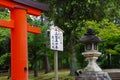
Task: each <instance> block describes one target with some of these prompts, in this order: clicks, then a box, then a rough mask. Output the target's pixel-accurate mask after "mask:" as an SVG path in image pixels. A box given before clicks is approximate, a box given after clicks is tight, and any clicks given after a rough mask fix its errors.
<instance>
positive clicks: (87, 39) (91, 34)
mask: <svg viewBox="0 0 120 80" xmlns="http://www.w3.org/2000/svg"><path fill="white" fill-rule="evenodd" d="M95 34H96V32H95V31H94V29H92V28H88V29H87V33H86V34H85V36H83V37H82V38H80V41H81V42H83V43H94V42H97V43H99V42H103V40H101V38H100V37H98V36H96V35H95Z"/></svg>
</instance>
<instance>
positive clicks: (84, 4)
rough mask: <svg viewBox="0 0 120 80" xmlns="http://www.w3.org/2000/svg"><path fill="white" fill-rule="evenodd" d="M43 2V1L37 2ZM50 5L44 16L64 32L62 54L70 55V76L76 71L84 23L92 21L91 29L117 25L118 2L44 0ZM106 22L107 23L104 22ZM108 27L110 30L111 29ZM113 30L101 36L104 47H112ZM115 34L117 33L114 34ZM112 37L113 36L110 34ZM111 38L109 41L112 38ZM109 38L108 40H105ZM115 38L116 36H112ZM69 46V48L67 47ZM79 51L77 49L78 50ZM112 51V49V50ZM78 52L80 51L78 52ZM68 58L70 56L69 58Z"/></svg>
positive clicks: (119, 12)
mask: <svg viewBox="0 0 120 80" xmlns="http://www.w3.org/2000/svg"><path fill="white" fill-rule="evenodd" d="M37 1H43V0H37ZM44 1H46V2H49V3H50V4H51V6H50V10H49V13H47V14H46V15H47V16H48V17H49V18H50V19H52V20H53V21H54V22H55V25H58V26H59V27H61V28H62V29H63V30H64V32H65V33H64V45H65V48H64V53H71V54H70V55H71V61H70V62H71V75H74V71H75V70H76V69H77V67H76V66H77V65H76V58H75V57H76V49H77V45H78V42H77V41H78V40H79V38H80V37H81V36H82V35H83V33H84V32H85V30H86V28H87V27H88V25H86V24H88V23H86V21H90V22H91V21H94V22H93V23H96V25H92V27H94V28H96V26H97V24H99V27H104V26H107V27H108V26H111V27H112V25H114V24H113V23H117V24H118V25H119V16H120V8H119V7H120V6H119V4H120V2H119V0H111V1H109V0H64V1H63V0H61V1H59V0H56V1H54V0H44ZM106 20H107V21H106ZM100 22H103V23H106V22H107V23H109V22H110V23H109V25H108V24H107V25H106V24H104V25H101V24H100ZM111 27H110V28H111ZM98 29H101V30H100V31H98V32H100V34H101V32H103V33H104V32H106V31H104V30H107V29H106V27H105V29H102V28H98ZM111 31H112V32H113V31H114V30H112V29H109V30H108V32H106V35H105V34H103V37H102V38H103V39H104V38H106V39H107V41H106V44H105V46H108V47H112V46H111V43H112V42H114V41H111V40H108V39H110V35H109V33H111ZM116 34H117V33H116ZM112 36H113V34H112ZM112 36H111V39H112V38H113V37H112ZM107 37H109V38H107ZM114 37H116V38H117V36H114ZM106 39H105V40H106ZM68 46H69V47H68ZM78 49H79V48H78ZM112 49H113V48H112ZM79 52H80V51H79ZM69 57H70V56H69Z"/></svg>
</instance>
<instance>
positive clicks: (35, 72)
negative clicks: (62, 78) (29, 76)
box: [34, 54, 38, 77]
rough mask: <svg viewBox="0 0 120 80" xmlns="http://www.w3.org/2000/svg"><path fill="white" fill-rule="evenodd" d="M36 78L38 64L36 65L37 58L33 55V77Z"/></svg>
mask: <svg viewBox="0 0 120 80" xmlns="http://www.w3.org/2000/svg"><path fill="white" fill-rule="evenodd" d="M37 76H38V63H37V56H36V54H35V55H34V77H37Z"/></svg>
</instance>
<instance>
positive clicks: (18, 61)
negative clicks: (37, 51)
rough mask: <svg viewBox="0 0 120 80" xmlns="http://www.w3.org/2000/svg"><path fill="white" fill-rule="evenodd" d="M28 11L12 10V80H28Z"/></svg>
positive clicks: (17, 8)
mask: <svg viewBox="0 0 120 80" xmlns="http://www.w3.org/2000/svg"><path fill="white" fill-rule="evenodd" d="M26 14H27V12H26V9H25V8H22V7H19V6H17V7H14V8H13V9H11V19H12V20H14V28H13V29H11V54H12V55H11V64H12V65H11V69H12V71H11V80H28V71H27V70H28V51H27V50H28V49H27V19H26Z"/></svg>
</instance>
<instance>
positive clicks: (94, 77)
mask: <svg viewBox="0 0 120 80" xmlns="http://www.w3.org/2000/svg"><path fill="white" fill-rule="evenodd" d="M75 80H111V78H110V77H109V75H108V73H107V72H94V71H91V72H83V73H82V74H81V75H79V76H77V77H76V79H75Z"/></svg>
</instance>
